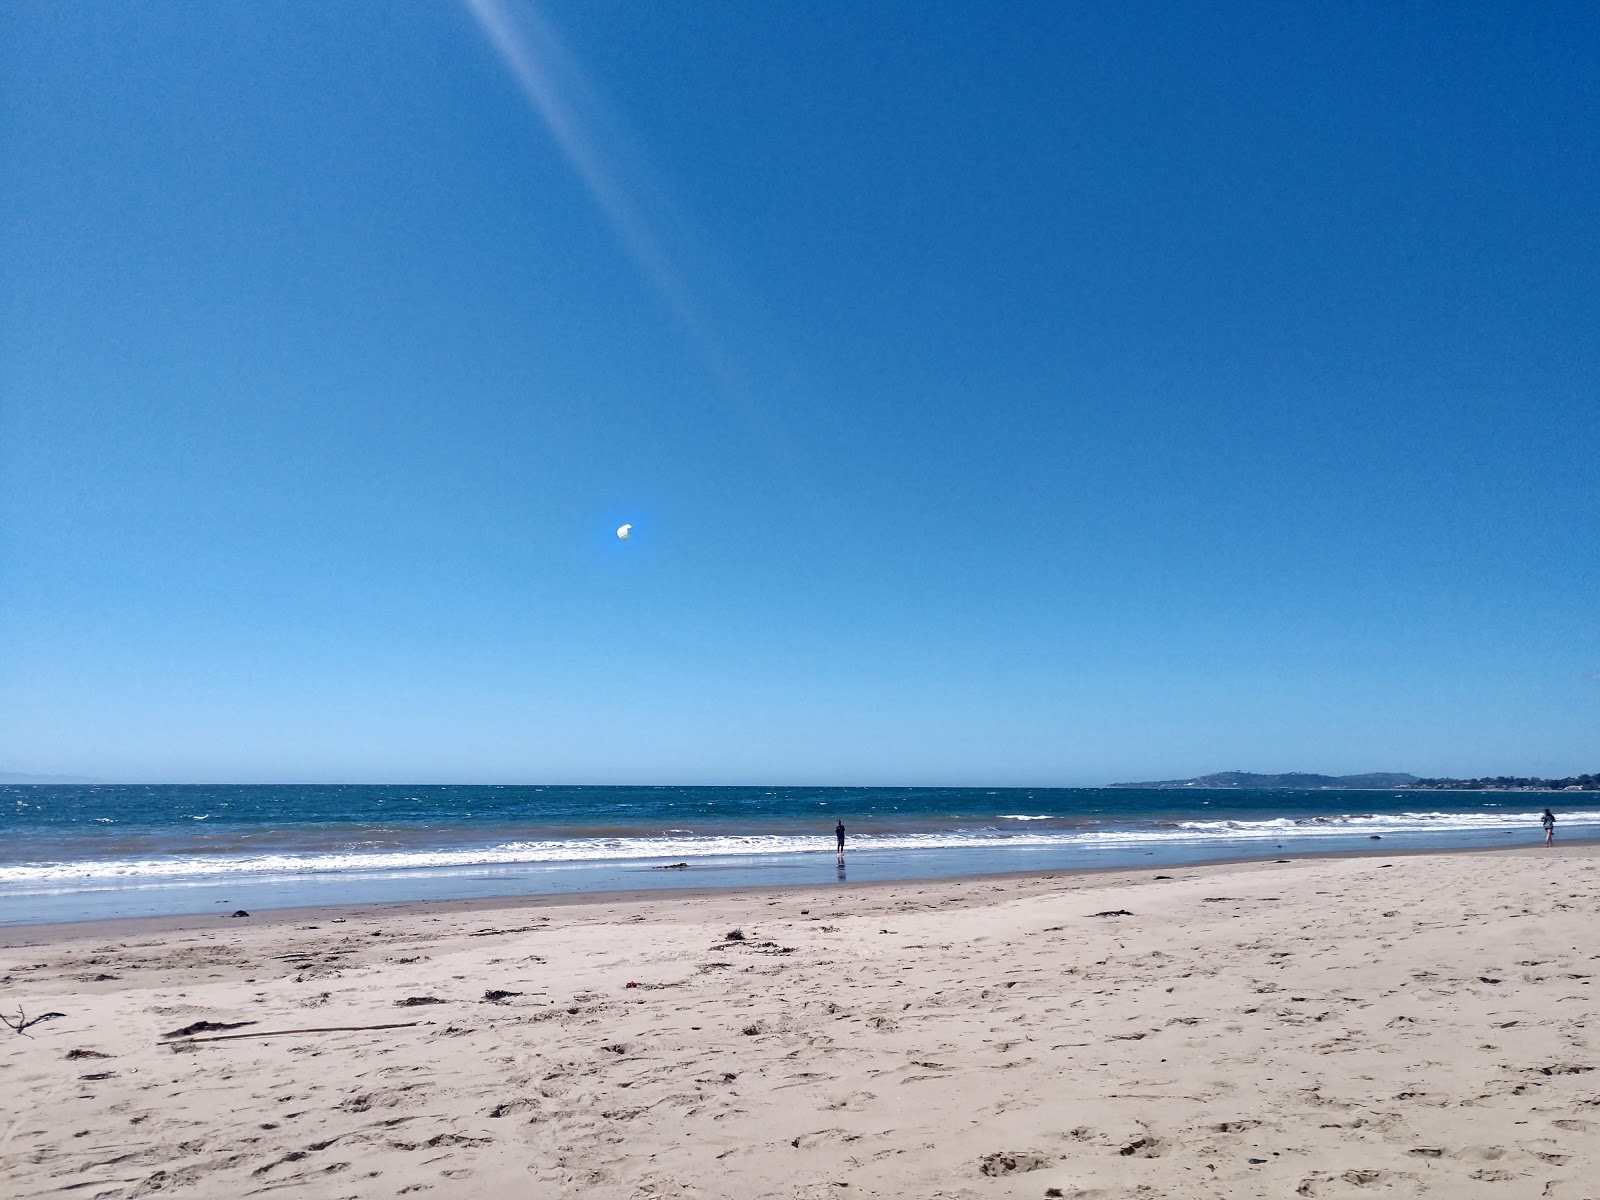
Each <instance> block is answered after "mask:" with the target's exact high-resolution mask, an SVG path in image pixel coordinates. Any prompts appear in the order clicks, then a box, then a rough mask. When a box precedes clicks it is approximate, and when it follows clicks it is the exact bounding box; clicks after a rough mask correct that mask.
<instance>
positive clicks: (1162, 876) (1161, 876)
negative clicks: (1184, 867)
mask: <svg viewBox="0 0 1600 1200" xmlns="http://www.w3.org/2000/svg"><path fill="white" fill-rule="evenodd" d="M1156 878H1157V879H1171V878H1172V876H1171V875H1157V876H1156Z"/></svg>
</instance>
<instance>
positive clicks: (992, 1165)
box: [978, 1150, 1051, 1176]
mask: <svg viewBox="0 0 1600 1200" xmlns="http://www.w3.org/2000/svg"><path fill="white" fill-rule="evenodd" d="M1050 1165H1051V1160H1050V1159H1048V1158H1046V1157H1045V1156H1044V1155H1042V1154H1034V1153H1032V1152H1031V1151H1027V1150H1010V1151H997V1152H996V1153H994V1154H985V1155H984V1156H983V1157H982V1158H980V1159H979V1160H978V1174H980V1175H991V1176H992V1175H1020V1174H1021V1173H1022V1172H1024V1171H1038V1170H1041V1169H1042V1168H1044V1167H1048V1166H1050Z"/></svg>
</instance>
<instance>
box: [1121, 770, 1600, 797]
mask: <svg viewBox="0 0 1600 1200" xmlns="http://www.w3.org/2000/svg"><path fill="white" fill-rule="evenodd" d="M1109 786H1111V787H1114V788H1261V789H1267V788H1292V789H1296V790H1299V791H1306V792H1314V791H1322V790H1328V791H1389V790H1390V789H1392V788H1410V789H1413V790H1425V791H1441V792H1445V791H1448V792H1595V791H1600V775H1568V776H1564V777H1563V778H1560V779H1541V778H1538V777H1535V776H1523V775H1495V776H1484V777H1483V778H1481V779H1448V778H1441V779H1423V778H1419V777H1418V776H1416V775H1407V774H1406V773H1405V772H1404V771H1371V772H1368V773H1367V774H1365V775H1314V774H1311V773H1310V772H1307V771H1288V772H1286V773H1284V774H1282V775H1256V774H1252V773H1251V772H1249V771H1216V772H1213V773H1212V774H1210V775H1196V776H1195V777H1194V778H1193V779H1156V780H1151V781H1150V782H1148V783H1113V784H1110V785H1109Z"/></svg>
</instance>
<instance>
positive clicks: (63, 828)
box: [0, 784, 1600, 924]
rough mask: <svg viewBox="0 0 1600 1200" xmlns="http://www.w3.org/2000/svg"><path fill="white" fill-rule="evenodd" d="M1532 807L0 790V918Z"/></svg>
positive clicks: (1486, 822) (1398, 794)
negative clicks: (842, 838) (843, 847)
mask: <svg viewBox="0 0 1600 1200" xmlns="http://www.w3.org/2000/svg"><path fill="white" fill-rule="evenodd" d="M1546 805H1549V806H1550V807H1551V808H1553V809H1554V810H1555V811H1556V814H1557V820H1558V828H1559V830H1560V834H1561V836H1562V837H1564V838H1566V837H1600V797H1594V796H1590V795H1587V794H1582V793H1554V792H1552V793H1544V794H1540V795H1533V794H1530V793H1527V792H1486V791H1470V792H1441V791H1432V790H1429V791H1408V790H1405V789H1395V790H1390V791H1372V790H1362V791H1355V790H1348V791H1346V790H1340V791H1329V790H1318V791H1296V790H1290V789H1267V790H1251V789H1231V788H1230V789H1204V790H1202V789H1182V790H1174V789H1137V788H1127V787H1118V788H956V787H951V788H930V787H782V786H770V787H752V786H713V787H691V786H674V785H661V786H646V785H634V786H616V787H608V786H602V785H573V786H565V785H524V786H517V785H509V784H507V785H492V784H491V785H415V784H413V785H399V784H361V785H352V784H344V785H340V784H300V785H284V784H227V785H207V784H182V785H155V784H118V785H112V784H101V785H62V784H10V785H0V834H3V835H4V848H3V850H0V924H29V923H36V922H55V921H70V920H85V919H101V918H111V917H118V916H163V915H177V914H183V913H199V912H207V911H212V910H215V909H217V908H221V907H224V906H233V907H235V908H245V909H247V910H248V909H253V908H260V909H272V908H288V907H300V906H303V905H317V904H332V903H375V902H382V901H396V900H421V899H463V898H473V897H489V896H516V895H525V894H526V895H539V894H559V893H574V892H601V891H619V890H633V889H652V888H664V887H713V886H761V885H775V884H794V883H814V882H841V881H842V882H849V881H855V882H866V881H873V880H886V879H912V878H919V877H927V878H937V877H946V876H952V875H978V874H989V873H999V872H1010V871H1029V870H1041V871H1042V870H1057V869H1060V870H1072V869H1084V868H1095V867H1102V868H1115V867H1131V866H1139V865H1162V866H1175V865H1181V864H1184V863H1199V862H1208V861H1216V860H1219V859H1224V858H1249V857H1255V856H1274V857H1276V856H1279V855H1283V854H1294V853H1302V854H1303V853H1309V852H1313V851H1320V852H1339V851H1353V850H1371V849H1374V848H1383V849H1396V850H1419V849H1423V850H1426V849H1439V850H1445V849H1462V848H1469V847H1492V846H1514V845H1522V844H1536V843H1537V842H1539V841H1540V840H1542V833H1541V831H1540V828H1539V810H1540V809H1541V808H1543V807H1544V806H1546ZM836 821H842V822H843V823H844V824H845V826H846V828H847V831H848V851H847V854H846V856H845V862H844V864H843V865H842V866H841V865H840V864H839V863H838V862H837V861H836V856H835V854H834V841H833V829H834V824H835V822H836ZM1380 843H1381V846H1380V845H1379V844H1380Z"/></svg>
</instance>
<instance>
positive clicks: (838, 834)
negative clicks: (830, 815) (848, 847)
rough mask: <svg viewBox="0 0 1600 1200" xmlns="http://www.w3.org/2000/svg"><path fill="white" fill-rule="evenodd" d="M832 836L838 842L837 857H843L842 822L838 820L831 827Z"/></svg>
mask: <svg viewBox="0 0 1600 1200" xmlns="http://www.w3.org/2000/svg"><path fill="white" fill-rule="evenodd" d="M833 838H834V840H835V841H836V842H838V843H839V857H840V858H843V857H844V822H843V821H840V822H839V823H838V824H837V825H835V826H834V827H833Z"/></svg>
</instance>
